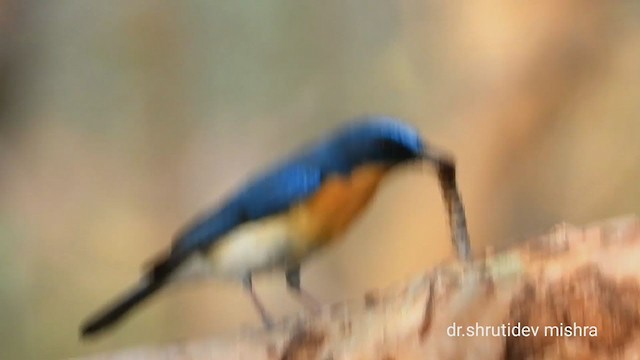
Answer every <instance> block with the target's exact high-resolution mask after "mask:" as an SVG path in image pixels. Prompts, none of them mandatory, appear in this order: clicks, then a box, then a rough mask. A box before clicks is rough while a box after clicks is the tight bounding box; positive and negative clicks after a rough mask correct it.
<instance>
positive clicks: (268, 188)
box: [173, 162, 322, 253]
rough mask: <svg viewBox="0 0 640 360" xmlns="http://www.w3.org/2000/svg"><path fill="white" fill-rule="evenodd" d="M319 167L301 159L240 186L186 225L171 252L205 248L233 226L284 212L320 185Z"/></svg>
mask: <svg viewBox="0 0 640 360" xmlns="http://www.w3.org/2000/svg"><path fill="white" fill-rule="evenodd" d="M321 183H322V170H321V168H320V167H318V166H311V165H310V164H306V163H303V162H293V163H290V164H287V165H285V166H282V167H280V168H279V169H278V170H275V171H273V172H271V173H269V174H267V175H265V176H263V177H261V178H259V179H257V180H256V181H254V182H252V183H250V184H248V185H247V186H246V187H245V188H244V189H241V190H240V191H239V192H238V193H237V194H236V195H235V196H233V197H232V198H231V199H229V200H228V201H227V202H226V204H225V205H223V206H222V207H221V208H219V209H218V210H217V211H214V212H212V213H210V214H207V215H205V216H203V217H201V218H200V219H198V220H197V221H196V222H194V223H193V224H191V225H190V226H189V227H187V228H186V230H185V231H183V232H182V233H181V234H180V235H179V236H178V238H177V241H176V242H175V244H174V249H173V251H174V252H177V253H185V252H191V251H193V250H197V249H206V248H208V247H209V246H210V245H211V244H213V243H214V242H215V241H216V240H217V239H218V238H220V237H221V236H222V235H224V234H225V233H227V232H228V231H230V230H232V229H233V228H235V227H236V226H238V225H240V224H242V223H245V222H248V221H253V220H258V219H260V218H263V217H267V216H270V215H275V214H278V213H281V212H284V211H286V210H287V209H289V208H290V207H291V206H293V205H295V204H297V203H299V202H301V201H303V200H304V199H306V198H307V197H309V196H310V195H312V194H314V193H315V192H316V191H317V190H318V189H319V188H320V186H321Z"/></svg>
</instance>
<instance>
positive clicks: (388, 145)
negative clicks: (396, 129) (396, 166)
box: [376, 139, 415, 160]
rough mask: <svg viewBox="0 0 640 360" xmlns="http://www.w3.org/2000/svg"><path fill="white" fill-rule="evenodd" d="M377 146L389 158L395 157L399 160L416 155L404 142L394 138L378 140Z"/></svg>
mask: <svg viewBox="0 0 640 360" xmlns="http://www.w3.org/2000/svg"><path fill="white" fill-rule="evenodd" d="M376 145H377V148H378V149H379V150H380V151H381V152H382V153H383V154H384V156H385V157H387V158H393V159H397V160H402V159H410V158H413V157H414V156H415V154H414V153H413V151H411V149H409V148H407V147H406V146H405V145H403V144H402V143H399V142H397V141H394V140H389V139H384V140H380V141H378V142H377V144H376Z"/></svg>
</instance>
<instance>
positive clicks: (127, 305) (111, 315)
mask: <svg viewBox="0 0 640 360" xmlns="http://www.w3.org/2000/svg"><path fill="white" fill-rule="evenodd" d="M164 283H165V282H164V281H157V280H156V281H154V280H147V279H143V280H142V281H141V282H140V284H139V285H137V286H136V287H134V288H133V289H131V290H130V291H129V292H127V293H125V294H124V295H122V297H120V298H119V299H117V300H116V301H115V302H114V303H113V304H111V305H109V306H107V307H106V309H104V310H102V311H100V312H98V314H96V315H95V316H93V317H92V318H90V319H89V320H88V321H87V322H86V323H85V324H84V325H83V326H82V330H81V331H82V337H88V336H92V335H95V334H96V333H98V332H100V331H102V330H105V329H107V328H108V327H110V326H111V325H113V324H114V323H115V322H117V321H118V320H120V318H122V316H124V315H125V314H126V313H127V312H129V310H131V309H133V308H134V307H135V306H136V305H138V304H140V303H141V302H142V301H143V300H145V299H146V298H147V297H149V295H151V294H153V293H154V292H156V291H157V290H158V289H160V288H161V287H162V285H164Z"/></svg>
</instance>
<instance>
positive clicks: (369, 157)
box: [330, 116, 426, 168]
mask: <svg viewBox="0 0 640 360" xmlns="http://www.w3.org/2000/svg"><path fill="white" fill-rule="evenodd" d="M330 147H331V148H332V149H333V150H335V151H336V152H337V153H338V154H340V157H341V158H342V159H343V160H344V161H346V162H347V163H348V165H347V164H345V165H347V166H349V167H351V168H353V167H356V166H358V165H361V164H366V163H380V164H383V165H390V166H393V165H398V164H402V163H407V162H410V161H413V160H419V159H422V158H424V156H425V147H426V144H425V143H424V142H423V140H422V138H421V137H420V134H419V133H418V130H417V129H416V128H414V127H412V126H410V125H408V124H406V123H403V122H401V121H399V120H397V119H394V118H391V117H384V116H368V117H363V118H359V119H356V120H355V121H354V122H352V123H350V124H349V125H347V126H345V127H343V128H341V129H340V130H338V132H337V133H335V134H334V136H333V137H332V140H331V141H330Z"/></svg>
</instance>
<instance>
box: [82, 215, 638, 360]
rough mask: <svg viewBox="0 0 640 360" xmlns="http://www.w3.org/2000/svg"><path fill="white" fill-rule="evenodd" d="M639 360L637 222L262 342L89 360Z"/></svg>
mask: <svg viewBox="0 0 640 360" xmlns="http://www.w3.org/2000/svg"><path fill="white" fill-rule="evenodd" d="M456 329H458V330H457V331H459V332H460V333H459V334H457V335H456V334H455V330H456ZM526 329H529V330H526ZM536 329H537V330H536ZM482 331H486V332H488V334H487V333H485V334H482V333H481V332H482ZM527 331H530V333H528V336H526V335H527V333H526V332H527ZM534 331H537V333H536V335H535V336H534V335H533V332H534ZM637 358H640V221H639V220H638V218H636V217H624V218H618V219H613V220H609V221H604V222H600V223H596V224H592V225H589V226H587V227H584V228H576V227H573V226H570V225H566V224H562V225H558V226H556V227H554V228H553V229H552V230H551V231H550V232H548V233H547V234H545V235H543V236H540V237H537V238H534V239H531V240H529V241H527V242H523V243H521V244H517V245H515V246H513V247H512V248H508V249H504V250H502V251H496V252H493V251H487V252H485V254H484V255H483V256H476V258H474V260H473V261H471V262H470V263H467V264H465V263H460V262H452V263H448V264H443V265H442V266H439V267H436V268H435V269H433V270H431V271H429V272H428V273H426V274H424V275H421V276H419V277H417V278H415V279H413V280H411V281H410V282H408V283H406V284H403V285H402V286H400V287H398V288H395V289H389V290H385V291H381V292H377V291H372V292H369V293H368V294H366V295H365V296H364V297H363V299H362V300H359V301H353V302H345V303H340V304H335V305H331V306H326V307H324V309H323V311H322V312H321V313H320V314H316V315H308V314H307V315H305V314H303V315H299V316H298V317H296V318H292V319H287V320H284V321H283V322H282V323H280V324H278V325H277V326H276V328H275V329H273V330H272V331H269V332H267V331H262V330H255V331H250V332H245V333H243V334H239V335H237V336H235V337H233V338H214V339H210V340H193V341H189V342H184V343H179V344H174V345H169V346H161V347H142V348H139V349H133V350H124V351H120V352H115V353H112V354H104V355H98V356H95V357H91V358H90V359H224V360H227V359H251V360H258V359H637ZM87 359H89V358H87Z"/></svg>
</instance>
